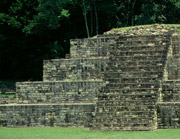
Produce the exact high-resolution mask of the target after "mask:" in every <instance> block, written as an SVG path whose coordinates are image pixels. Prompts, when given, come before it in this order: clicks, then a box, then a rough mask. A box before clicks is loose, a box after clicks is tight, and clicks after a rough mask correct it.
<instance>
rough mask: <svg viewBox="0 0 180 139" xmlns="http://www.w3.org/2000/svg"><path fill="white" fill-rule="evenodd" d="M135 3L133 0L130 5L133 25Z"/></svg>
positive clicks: (132, 23)
mask: <svg viewBox="0 0 180 139" xmlns="http://www.w3.org/2000/svg"><path fill="white" fill-rule="evenodd" d="M135 4H136V0H134V2H133V3H132V7H131V25H132V26H134V6H135Z"/></svg>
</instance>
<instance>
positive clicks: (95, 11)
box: [93, 0, 99, 35]
mask: <svg viewBox="0 0 180 139" xmlns="http://www.w3.org/2000/svg"><path fill="white" fill-rule="evenodd" d="M93 3H94V13H95V17H96V35H97V34H99V23H98V14H97V8H96V0H93Z"/></svg>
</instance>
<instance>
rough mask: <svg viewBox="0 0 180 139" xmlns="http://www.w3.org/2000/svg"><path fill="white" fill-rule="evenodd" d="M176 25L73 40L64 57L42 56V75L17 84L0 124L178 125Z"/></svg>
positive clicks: (0, 111) (0, 108)
mask: <svg viewBox="0 0 180 139" xmlns="http://www.w3.org/2000/svg"><path fill="white" fill-rule="evenodd" d="M179 30H180V25H179V26H177V25H148V26H138V27H132V28H122V29H113V30H111V31H109V32H106V33H104V34H103V35H98V36H96V37H93V38H88V39H76V40H71V51H70V52H71V53H70V55H68V56H67V58H66V59H52V60H45V61H44V67H43V81H39V82H18V83H17V84H16V93H17V94H16V95H17V97H16V100H15V102H14V103H9V104H1V105H0V126H7V127H19V126H23V127H28V126H33V127H34V126H35V127H37V126H40V127H41V126H63V127H64V126H66V127H67V126H77V127H79V126H83V127H88V128H90V129H92V130H155V129H165V128H180V33H179Z"/></svg>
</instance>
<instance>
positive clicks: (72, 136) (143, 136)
mask: <svg viewBox="0 0 180 139" xmlns="http://www.w3.org/2000/svg"><path fill="white" fill-rule="evenodd" d="M0 139H180V129H163V130H162V129H161V130H157V131H132V132H130V131H119V132H118V131H90V130H88V129H85V128H50V127H49V128H48V127H45V128H0Z"/></svg>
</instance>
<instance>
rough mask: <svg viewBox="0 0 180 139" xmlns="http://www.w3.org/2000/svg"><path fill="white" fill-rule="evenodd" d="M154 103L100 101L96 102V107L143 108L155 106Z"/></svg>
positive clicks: (148, 101)
mask: <svg viewBox="0 0 180 139" xmlns="http://www.w3.org/2000/svg"><path fill="white" fill-rule="evenodd" d="M155 103H156V101H152V100H141V101H140V100H129V101H120V100H108V101H106V100H101V101H98V103H97V107H98V108H100V107H102V108H103V107H106V106H110V107H112V106H127V107H129V106H135V105H136V106H143V105H155Z"/></svg>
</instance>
